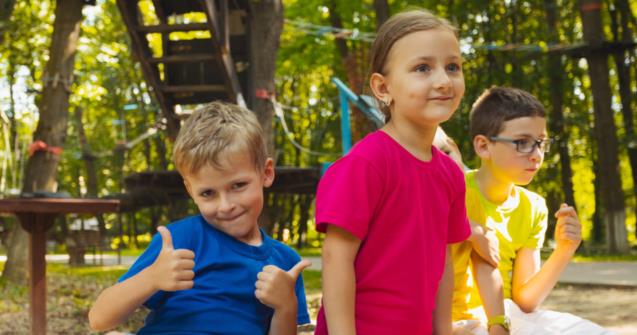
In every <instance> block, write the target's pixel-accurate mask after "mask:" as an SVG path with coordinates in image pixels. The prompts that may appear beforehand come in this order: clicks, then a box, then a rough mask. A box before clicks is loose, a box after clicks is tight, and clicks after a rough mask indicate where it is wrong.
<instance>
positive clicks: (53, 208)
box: [0, 198, 119, 335]
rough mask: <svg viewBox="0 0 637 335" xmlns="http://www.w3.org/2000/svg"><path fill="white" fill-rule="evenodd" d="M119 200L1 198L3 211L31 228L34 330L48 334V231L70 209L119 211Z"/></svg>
mask: <svg viewBox="0 0 637 335" xmlns="http://www.w3.org/2000/svg"><path fill="white" fill-rule="evenodd" d="M118 209H119V200H101V199H71V198H16V199H0V212H1V213H13V214H14V215H15V216H17V217H18V219H19V220H20V224H21V225H22V228H24V230H26V231H27V232H29V273H30V276H29V293H30V294H29V306H30V316H31V333H32V334H37V335H44V334H46V260H45V258H44V256H45V254H46V231H47V230H48V229H49V228H51V226H53V224H54V223H55V218H56V217H57V216H58V215H60V214H68V213H78V214H79V213H92V214H98V213H106V212H116V211H117V210H118Z"/></svg>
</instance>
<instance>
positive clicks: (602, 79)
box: [580, 0, 629, 253]
mask: <svg viewBox="0 0 637 335" xmlns="http://www.w3.org/2000/svg"><path fill="white" fill-rule="evenodd" d="M601 7H602V4H601V1H599V0H581V1H580V14H581V17H582V28H583V30H584V40H585V41H586V42H587V43H588V45H589V47H590V48H592V50H591V52H589V53H588V54H587V56H586V60H587V61H588V65H589V66H588V74H589V77H590V78H591V79H592V80H591V89H592V92H593V110H594V115H595V137H596V138H597V145H598V155H599V175H598V177H599V178H600V179H599V185H600V195H601V199H596V201H601V205H602V207H603V211H604V222H605V224H606V230H607V235H606V240H607V243H608V244H607V247H608V251H610V252H612V253H617V252H621V253H625V252H627V251H628V250H629V245H628V239H627V235H626V213H625V205H624V195H623V192H622V183H621V177H620V175H619V158H618V148H617V131H616V127H615V122H614V119H613V111H612V109H611V98H612V94H611V90H610V83H609V76H608V55H607V54H606V53H605V52H603V51H599V49H598V50H595V48H596V47H600V46H601V45H602V43H603V42H604V32H603V26H602V20H601V13H600V11H601Z"/></svg>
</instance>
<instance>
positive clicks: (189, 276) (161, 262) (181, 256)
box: [150, 226, 195, 291]
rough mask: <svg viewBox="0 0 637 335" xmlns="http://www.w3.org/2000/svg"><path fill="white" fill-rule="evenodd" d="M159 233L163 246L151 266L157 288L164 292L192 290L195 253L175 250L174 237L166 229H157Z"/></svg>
mask: <svg viewBox="0 0 637 335" xmlns="http://www.w3.org/2000/svg"><path fill="white" fill-rule="evenodd" d="M157 231H158V232H159V234H160V235H161V240H162V246H161V251H160V252H159V255H158V256H157V259H156V260H155V262H154V263H153V264H152V265H151V266H150V269H151V272H152V278H153V281H154V285H155V287H156V288H157V289H158V290H162V291H180V290H187V289H190V288H192V286H193V285H194V281H193V279H194V278H195V272H194V271H193V270H192V269H193V268H194V267H195V261H194V259H195V253H194V252H192V251H191V250H188V249H177V250H175V248H174V247H173V238H172V235H171V234H170V231H169V230H168V229H167V228H166V227H163V226H160V227H157Z"/></svg>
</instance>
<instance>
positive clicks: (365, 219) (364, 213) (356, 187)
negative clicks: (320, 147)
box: [316, 155, 383, 240]
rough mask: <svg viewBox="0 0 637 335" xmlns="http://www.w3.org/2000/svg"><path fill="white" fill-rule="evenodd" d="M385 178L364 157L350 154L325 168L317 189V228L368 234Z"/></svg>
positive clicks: (358, 234) (358, 235) (356, 234)
mask: <svg viewBox="0 0 637 335" xmlns="http://www.w3.org/2000/svg"><path fill="white" fill-rule="evenodd" d="M382 187H383V181H382V178H381V175H380V174H379V173H378V171H377V169H376V168H375V167H374V166H372V164H371V163H370V162H368V161H367V160H366V159H365V158H363V157H360V156H356V155H347V156H345V157H343V158H341V159H340V160H338V161H337V162H335V163H334V164H333V165H332V166H330V168H329V169H327V171H326V172H325V174H324V175H323V177H322V178H321V181H320V182H319V186H318V191H317V193H316V230H317V231H319V232H325V231H326V230H327V225H328V224H331V225H335V226H338V227H340V228H343V229H345V230H346V231H348V232H350V233H351V234H353V235H354V236H356V237H357V238H359V239H361V240H362V239H364V238H365V236H366V235H367V231H368V228H369V224H370V221H371V219H372V217H373V215H374V212H375V211H376V209H377V205H378V203H379V199H380V196H381V194H382Z"/></svg>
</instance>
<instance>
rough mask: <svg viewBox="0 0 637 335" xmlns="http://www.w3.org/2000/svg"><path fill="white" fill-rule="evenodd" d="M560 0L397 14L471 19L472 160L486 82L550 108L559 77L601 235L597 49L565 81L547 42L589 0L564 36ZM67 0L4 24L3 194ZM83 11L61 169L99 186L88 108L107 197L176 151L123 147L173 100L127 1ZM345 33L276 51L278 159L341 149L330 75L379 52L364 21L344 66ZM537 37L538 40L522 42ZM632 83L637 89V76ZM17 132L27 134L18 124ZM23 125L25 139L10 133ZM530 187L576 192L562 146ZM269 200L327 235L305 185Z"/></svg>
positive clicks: (567, 63) (41, 4) (629, 186)
mask: <svg viewBox="0 0 637 335" xmlns="http://www.w3.org/2000/svg"><path fill="white" fill-rule="evenodd" d="M283 2H284V8H285V18H286V20H289V21H291V20H295V21H303V22H307V23H311V24H314V25H319V26H331V25H332V24H333V23H332V20H331V19H333V18H334V17H335V16H338V17H339V18H340V19H341V21H342V25H343V28H344V29H348V30H351V31H353V32H356V31H359V32H370V33H371V32H374V31H375V30H376V21H375V17H376V13H375V12H374V7H373V2H372V1H371V0H353V1H340V0H307V1H305V0H304V1H300V0H285V1H283ZM551 3H552V1H539V0H533V1H501V2H480V1H464V2H463V1H434V0H427V1H415V0H402V1H397V0H395V1H389V5H390V11H391V13H392V14H395V13H397V12H400V11H402V10H405V9H408V8H414V7H419V8H427V9H429V10H431V11H432V12H434V13H436V14H438V15H440V16H443V17H445V18H447V19H449V20H450V21H451V22H453V23H454V24H456V25H457V26H458V27H459V35H460V39H461V45H462V50H463V52H464V57H465V63H464V65H463V67H464V75H465V81H466V93H465V96H464V99H463V101H462V103H461V106H460V107H459V109H458V111H457V112H456V115H455V116H454V117H453V118H452V120H450V121H448V122H447V123H445V124H444V125H443V126H444V128H445V130H446V131H447V133H449V134H450V135H451V136H452V137H453V138H454V139H456V141H457V142H458V143H459V145H460V148H461V150H462V152H463V154H464V158H465V160H466V161H467V163H468V165H469V166H471V167H477V166H478V164H479V162H478V160H477V158H476V157H475V155H474V153H473V150H472V144H471V139H470V138H469V137H468V136H467V134H468V119H469V110H470V107H471V104H472V102H473V101H475V99H476V98H477V97H478V96H479V95H480V93H481V92H482V91H483V90H484V89H485V88H487V87H489V86H491V85H513V86H517V87H521V88H523V89H526V90H528V91H530V92H531V93H533V94H535V95H536V96H538V97H539V99H540V100H541V101H542V102H543V103H544V105H545V106H547V109H548V110H551V100H550V99H551V96H550V93H551V92H552V91H554V90H559V91H560V92H562V94H563V101H564V106H563V107H564V117H565V125H564V126H565V133H568V135H569V141H568V143H567V146H568V150H569V154H570V156H571V160H572V167H573V171H574V175H573V184H574V187H575V200H576V203H577V207H578V213H579V216H580V219H581V221H582V224H583V225H584V237H585V239H589V238H590V236H591V233H590V232H591V229H592V217H593V214H594V212H595V196H594V194H595V192H594V185H593V183H594V177H595V174H594V171H593V163H592V162H593V161H594V160H595V159H596V157H597V153H596V149H595V148H596V143H595V142H594V140H593V139H592V136H591V135H592V126H593V124H594V120H593V117H592V106H593V101H592V97H591V94H590V91H591V87H590V85H591V79H590V78H589V77H588V73H587V66H588V65H587V63H586V61H585V60H583V59H581V58H578V57H570V56H566V55H564V56H561V63H562V70H563V73H562V75H563V78H562V83H561V87H551V86H550V85H551V84H550V80H549V75H550V74H551V73H550V71H551V69H550V67H549V63H548V56H547V55H548V54H547V53H546V52H544V51H542V50H546V49H547V48H549V47H552V46H554V45H556V44H560V45H564V46H567V45H571V44H573V43H577V42H580V41H581V39H582V26H581V21H580V18H579V15H578V14H577V13H578V12H579V7H578V1H574V0H568V1H554V2H553V4H552V5H553V6H557V14H558V18H557V21H558V32H557V37H556V39H557V40H552V39H551V37H549V27H548V25H547V24H546V22H547V19H546V8H547V7H545V6H547V5H548V6H551ZM607 3H613V2H607ZM629 3H630V5H631V6H632V9H633V13H634V12H637V3H634V2H629ZM605 4H606V3H605ZM54 5H55V2H54V1H51V0H48V1H33V0H30V1H18V2H16V5H15V8H14V11H13V15H12V17H11V20H10V21H9V22H8V26H7V27H6V29H4V30H3V34H4V35H3V39H2V44H0V73H1V74H2V76H1V77H2V79H0V87H2V90H1V92H2V93H0V110H2V112H3V114H4V115H6V116H7V117H8V118H11V119H13V120H15V122H14V123H13V124H5V123H1V125H0V129H2V132H3V135H5V136H4V137H3V138H0V173H1V175H0V193H3V194H7V193H9V190H11V189H14V190H19V189H20V188H21V186H22V185H21V174H22V171H23V169H24V163H25V162H26V148H27V146H28V144H29V143H30V142H31V136H32V133H33V131H34V129H35V127H36V122H37V117H38V101H39V94H40V92H39V91H40V90H41V89H42V75H43V70H44V65H45V64H46V60H47V58H48V49H49V43H50V38H51V33H52V22H53V10H54ZM152 6H153V2H152V1H150V0H144V1H141V2H140V4H139V7H140V9H141V11H142V19H143V21H144V22H145V23H146V24H157V23H158V19H157V18H156V17H155V16H154V15H151V12H152V10H151V9H152ZM84 14H85V19H84V21H83V23H82V33H81V40H80V44H79V47H78V53H77V55H76V62H75V80H74V84H73V86H72V94H71V101H70V113H71V117H70V118H69V128H68V133H67V135H68V136H67V138H66V144H65V151H64V154H63V156H62V161H61V162H60V164H59V167H60V168H59V171H58V181H59V189H60V190H61V191H66V192H68V193H70V194H71V195H73V196H82V195H86V194H87V192H88V189H87V171H86V166H85V162H84V160H82V159H81V158H82V146H81V143H80V140H79V136H78V128H79V126H80V125H79V124H78V123H77V122H76V121H75V119H74V118H73V117H72V115H73V113H75V111H76V110H78V109H81V110H82V114H83V118H82V125H83V127H84V130H85V133H86V137H87V142H88V146H89V147H90V150H91V151H92V152H93V153H97V154H98V155H97V158H96V159H95V161H94V164H95V167H96V170H97V179H98V180H97V183H98V189H97V195H98V196H104V195H109V194H116V193H119V192H122V191H123V185H122V180H123V178H124V177H125V176H126V175H128V174H130V173H133V172H139V171H148V170H163V169H165V168H166V161H169V157H168V154H166V153H167V152H170V144H169V143H168V142H169V141H167V140H166V138H165V135H164V133H163V132H161V131H160V132H159V133H158V135H156V137H151V139H149V140H146V141H144V142H142V143H141V144H139V145H137V146H134V147H133V148H131V149H130V150H125V151H123V150H116V149H117V148H121V144H122V143H124V141H130V140H132V139H134V138H136V137H138V136H140V135H141V134H143V133H144V132H145V131H146V130H147V129H148V127H149V126H150V125H152V124H154V123H155V122H157V121H159V120H160V119H161V115H160V110H159V107H158V105H157V103H156V102H155V101H154V97H153V96H152V95H151V94H150V93H149V89H148V86H147V84H146V83H145V81H144V79H143V77H142V72H141V69H140V66H139V64H138V63H137V62H136V61H135V60H134V59H133V58H132V57H131V54H132V52H131V48H130V40H129V36H128V32H127V31H126V30H125V29H123V27H124V24H123V22H122V20H121V17H120V14H119V12H118V9H117V6H116V4H115V0H100V1H98V2H97V5H96V6H86V7H85V8H84ZM602 14H603V22H604V24H605V34H606V36H607V39H609V40H610V39H611V32H610V28H609V27H610V16H609V15H608V8H606V7H604V8H603V9H602ZM170 20H173V21H174V20H176V19H175V18H171V19H170ZM179 20H182V21H183V22H201V21H202V20H203V18H202V17H201V16H200V15H199V16H198V15H197V14H188V15H185V16H183V17H180V18H179ZM173 21H171V22H173ZM289 21H288V22H289ZM174 22H176V21H174ZM180 22H181V21H180ZM633 25H634V24H633ZM24 27H28V29H24ZM635 31H637V27H633V32H635ZM198 34H199V33H198ZM193 36H195V35H187V34H185V33H176V35H174V36H171V38H192V37H193ZM197 36H199V35H197ZM633 36H634V33H633ZM339 41H343V40H338V39H336V37H335V36H334V35H333V34H331V33H327V31H325V32H324V33H314V34H309V33H308V32H307V31H304V30H303V29H299V28H298V26H297V25H293V24H289V23H288V24H286V25H285V26H284V29H283V33H282V35H281V43H280V49H279V54H278V58H277V72H276V93H277V100H278V102H279V103H280V104H281V105H282V111H283V114H282V116H283V117H284V118H285V121H286V124H287V126H288V129H289V134H286V133H285V132H284V130H283V127H282V123H281V120H279V119H278V118H277V119H275V121H274V122H275V124H274V129H275V145H276V149H277V151H276V157H275V158H276V161H277V164H278V165H281V166H298V167H316V166H318V165H319V164H321V163H324V162H331V161H334V160H336V159H337V158H338V157H339V156H340V152H341V137H340V115H339V101H338V93H337V90H336V88H335V86H334V85H333V84H332V83H331V81H330V80H331V78H333V77H338V78H340V79H342V80H343V81H345V82H347V80H348V79H350V78H348V76H349V75H351V74H352V73H355V74H356V75H358V76H361V77H362V78H360V79H362V82H363V86H365V84H364V82H365V76H366V75H365V72H366V70H367V69H366V68H367V66H368V64H367V62H368V59H367V58H368V56H367V53H368V51H369V48H370V47H371V44H370V43H369V42H367V41H364V40H361V39H357V38H356V35H355V34H352V35H350V36H349V38H348V39H346V40H344V42H345V43H344V45H345V46H346V47H347V49H348V50H349V52H350V54H352V55H353V57H354V59H355V62H354V65H353V67H355V69H350V68H348V67H347V66H346V65H345V62H344V60H343V58H342V55H341V52H340V51H339V47H338V46H337V43H338V42H339ZM529 45H531V46H537V48H528V47H527V48H523V47H524V46H529ZM341 47H342V45H341ZM151 49H152V50H153V52H154V54H155V55H157V56H159V55H161V49H162V48H161V38H158V37H157V36H154V37H153V36H151ZM634 58H635V57H634V55H633V56H630V57H629V58H628V59H627V62H629V64H630V66H631V71H632V73H633V75H635V74H637V71H636V70H635V59H634ZM610 64H611V73H610V75H611V85H612V86H613V88H615V87H616V86H617V85H618V83H617V76H616V73H615V71H616V70H615V69H614V64H613V63H612V62H610ZM633 79H634V77H633ZM8 87H11V88H12V90H13V100H12V99H11V97H10V96H9V95H8V93H4V92H8V91H9V90H5V88H8ZM632 89H633V91H634V90H635V89H637V87H635V81H634V80H633V87H632ZM614 91H616V90H614ZM615 95H617V93H615ZM633 100H637V99H633ZM614 101H615V104H614V105H613V108H614V111H615V112H616V122H617V124H618V125H619V124H622V123H621V122H622V115H621V113H619V111H620V110H619V108H620V107H621V106H620V104H619V98H618V97H617V96H615V97H614ZM128 104H135V105H136V106H137V107H136V108H135V109H133V110H124V108H123V107H124V105H128ZM635 104H637V101H633V106H632V108H633V110H637V106H635ZM549 117H550V116H549ZM120 120H121V121H120ZM352 120H355V118H352ZM11 131H12V132H13V133H10V132H11ZM10 134H15V135H11V136H8V135H10ZM550 135H551V136H553V137H557V138H558V139H559V138H562V137H564V134H550ZM12 136H15V138H11V137H12ZM288 136H292V137H293V138H294V140H295V141H296V142H298V143H299V144H300V145H301V146H302V147H304V148H306V149H308V150H310V151H313V152H319V153H321V154H313V153H309V152H308V151H307V150H301V149H299V148H297V147H295V146H294V145H293V144H292V143H291V141H290V140H289V138H288ZM618 136H619V137H620V149H621V151H620V155H621V157H620V159H621V164H620V172H621V177H622V181H623V185H622V187H623V190H624V194H625V195H626V205H627V211H626V213H627V226H628V231H629V239H630V241H631V242H632V243H633V244H634V243H637V241H636V240H635V226H636V223H635V221H636V217H635V208H636V206H637V205H636V199H635V195H634V191H633V189H634V187H635V185H634V183H633V181H632V176H631V171H630V166H629V164H628V160H627V157H626V148H627V146H628V144H629V143H630V141H629V140H628V139H627V138H626V132H625V131H624V130H623V127H622V126H619V127H618ZM5 138H6V139H5ZM118 145H120V146H118ZM164 146H166V148H163V147H164ZM15 148H18V150H15ZM160 149H165V150H160ZM3 166H4V167H3ZM529 188H530V189H532V190H534V191H536V192H538V193H540V194H543V195H545V196H546V197H547V199H548V200H549V206H550V210H551V211H554V210H556V209H557V206H559V203H560V202H561V201H563V198H564V191H563V185H562V184H561V181H560V164H559V157H558V156H557V154H556V153H551V154H550V155H548V156H547V157H546V161H545V163H544V168H543V169H542V170H541V172H540V173H539V174H538V176H537V177H536V178H535V180H534V181H533V183H532V184H531V185H529ZM13 192H15V191H13ZM269 201H270V203H271V204H275V205H276V206H278V207H277V208H278V209H281V211H282V212H285V213H289V214H285V215H282V216H281V217H280V218H279V221H281V222H275V225H276V226H277V227H281V228H283V227H285V228H288V229H291V233H292V236H293V240H292V241H291V243H294V242H296V239H297V238H298V236H299V234H298V233H297V229H298V228H299V225H301V221H305V222H303V223H305V224H307V225H308V226H309V227H310V229H309V231H308V232H307V239H308V241H309V243H310V245H312V246H314V247H317V246H318V245H319V244H320V236H319V235H318V234H317V233H316V232H315V231H314V229H313V227H314V224H313V208H312V206H310V207H309V209H302V207H303V206H301V203H302V202H303V199H301V197H299V196H295V197H287V198H285V197H282V198H278V199H273V198H272V199H270V200H269ZM191 209H192V208H191ZM308 210H309V211H310V214H309V215H303V214H308V213H303V211H308ZM153 211H155V212H153ZM168 212H169V210H167V209H148V210H142V211H139V212H138V213H134V214H131V215H124V216H123V217H122V219H121V221H120V220H118V218H117V217H116V216H115V215H111V216H106V224H107V227H109V232H110V234H111V236H115V235H119V231H120V226H121V231H122V234H123V235H125V236H123V237H122V240H123V241H125V243H126V244H127V245H129V246H131V247H132V248H134V246H133V245H134V244H135V242H133V241H135V239H131V238H130V236H136V235H143V234H146V233H149V234H152V233H154V232H152V231H151V217H153V216H154V217H156V221H155V223H162V224H163V223H166V222H168V221H169V217H172V215H173V214H174V213H173V214H170V215H169V213H168ZM551 220H552V219H551ZM284 221H285V222H284ZM64 232H65V229H64V225H56V226H55V228H54V231H53V236H54V237H55V238H56V239H58V240H63V237H64ZM139 242H141V241H138V243H139ZM141 245H142V246H143V243H141Z"/></svg>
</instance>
